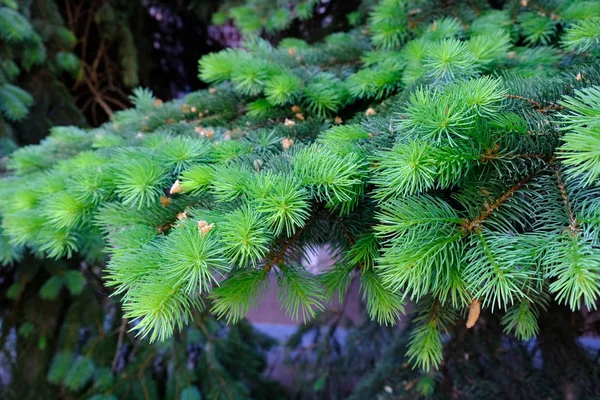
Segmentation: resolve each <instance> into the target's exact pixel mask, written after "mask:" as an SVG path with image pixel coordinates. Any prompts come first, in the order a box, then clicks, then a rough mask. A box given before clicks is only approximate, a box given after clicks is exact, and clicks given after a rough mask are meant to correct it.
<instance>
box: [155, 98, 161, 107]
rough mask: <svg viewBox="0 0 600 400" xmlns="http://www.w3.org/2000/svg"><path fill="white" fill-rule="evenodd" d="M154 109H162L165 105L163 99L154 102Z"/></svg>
mask: <svg viewBox="0 0 600 400" xmlns="http://www.w3.org/2000/svg"><path fill="white" fill-rule="evenodd" d="M153 104H154V107H161V106H162V105H163V101H162V100H161V99H156V100H154V103H153Z"/></svg>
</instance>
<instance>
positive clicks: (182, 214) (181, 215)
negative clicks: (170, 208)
mask: <svg viewBox="0 0 600 400" xmlns="http://www.w3.org/2000/svg"><path fill="white" fill-rule="evenodd" d="M177 219H178V220H179V221H183V220H184V219H187V211H182V212H180V213H179V214H177Z"/></svg>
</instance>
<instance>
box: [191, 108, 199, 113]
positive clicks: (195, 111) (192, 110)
mask: <svg viewBox="0 0 600 400" xmlns="http://www.w3.org/2000/svg"><path fill="white" fill-rule="evenodd" d="M190 111H191V112H193V113H194V114H195V113H197V112H198V109H197V108H196V107H192V108H190Z"/></svg>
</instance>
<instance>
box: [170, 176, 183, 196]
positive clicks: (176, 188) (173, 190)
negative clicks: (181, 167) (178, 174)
mask: <svg viewBox="0 0 600 400" xmlns="http://www.w3.org/2000/svg"><path fill="white" fill-rule="evenodd" d="M181 192H183V186H181V182H179V179H177V180H176V181H175V183H174V184H173V186H171V189H170V190H169V194H177V193H181Z"/></svg>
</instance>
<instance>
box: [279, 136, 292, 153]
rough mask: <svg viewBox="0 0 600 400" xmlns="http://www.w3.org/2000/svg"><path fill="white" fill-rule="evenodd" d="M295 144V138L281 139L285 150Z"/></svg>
mask: <svg viewBox="0 0 600 400" xmlns="http://www.w3.org/2000/svg"><path fill="white" fill-rule="evenodd" d="M293 144H294V139H288V138H283V139H281V147H283V149H284V150H289V149H290V148H291V147H292V145H293Z"/></svg>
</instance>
